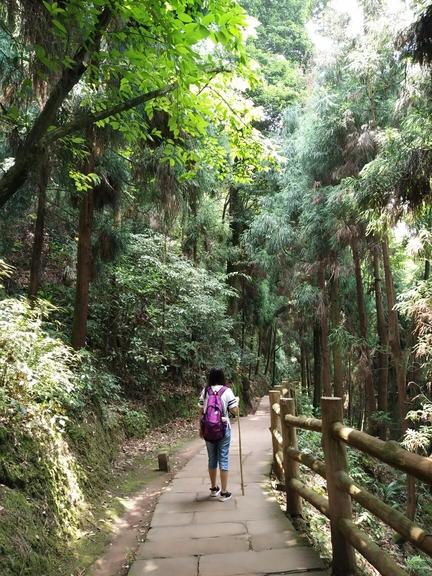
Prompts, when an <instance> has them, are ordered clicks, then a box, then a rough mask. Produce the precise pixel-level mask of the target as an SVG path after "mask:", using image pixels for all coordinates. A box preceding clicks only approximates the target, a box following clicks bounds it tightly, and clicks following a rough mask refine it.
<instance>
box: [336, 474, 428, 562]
mask: <svg viewBox="0 0 432 576" xmlns="http://www.w3.org/2000/svg"><path fill="white" fill-rule="evenodd" d="M337 483H338V486H339V487H340V488H341V489H342V490H344V491H345V492H347V494H349V495H350V496H351V498H352V499H353V500H355V501H356V502H358V503H359V504H361V505H362V506H363V508H366V510H369V512H372V514H374V516H376V517H377V518H379V519H380V520H382V521H383V522H384V524H387V526H390V527H391V528H393V530H395V531H396V532H398V534H400V535H401V536H403V538H404V539H405V540H408V541H409V542H411V543H412V544H414V546H416V547H417V548H419V549H420V550H423V552H426V554H429V556H432V534H428V533H427V532H426V531H425V530H423V528H421V527H420V526H418V524H415V522H412V521H411V520H410V519H409V518H407V517H406V516H405V514H402V512H399V511H398V510H395V509H394V508H392V506H389V505H388V504H385V503H384V502H383V501H382V500H380V499H379V498H377V496H375V495H374V494H372V493H371V492H369V491H368V490H365V489H364V488H361V487H360V486H358V484H356V483H355V482H354V480H353V479H352V478H350V477H349V476H348V474H345V473H340V474H338V476H337Z"/></svg>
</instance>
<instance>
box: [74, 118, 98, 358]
mask: <svg viewBox="0 0 432 576" xmlns="http://www.w3.org/2000/svg"><path fill="white" fill-rule="evenodd" d="M87 137H88V142H89V147H90V154H89V157H88V160H87V165H86V167H85V172H86V173H87V174H91V173H94V171H95V166H96V146H95V138H94V130H93V129H89V130H88V132H87ZM79 210H80V212H79V232H78V255H77V279H76V288H75V308H74V318H73V324H72V346H73V347H74V348H75V350H79V349H80V348H84V346H85V345H86V338H87V318H88V308H89V292H90V281H91V275H92V259H93V254H92V232H93V212H94V193H93V189H89V190H86V191H85V192H82V195H81V199H80V203H79Z"/></svg>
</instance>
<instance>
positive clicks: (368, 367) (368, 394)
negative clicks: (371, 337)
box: [351, 236, 376, 432]
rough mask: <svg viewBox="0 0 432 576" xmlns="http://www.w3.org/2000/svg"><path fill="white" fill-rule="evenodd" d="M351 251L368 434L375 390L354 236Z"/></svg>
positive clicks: (358, 258) (371, 429) (371, 428)
mask: <svg viewBox="0 0 432 576" xmlns="http://www.w3.org/2000/svg"><path fill="white" fill-rule="evenodd" d="M351 251H352V256H353V262H354V273H355V280H356V295H357V309H358V315H359V328H360V338H361V339H362V345H361V354H362V356H363V358H364V360H365V412H366V414H365V416H366V421H367V428H368V431H369V432H373V427H372V423H371V416H372V414H373V413H374V412H375V410H376V402H375V389H374V383H373V375H372V362H371V355H370V350H369V345H368V342H367V316H366V305H365V298H364V290H363V279H362V272H361V261H360V251H359V246H358V240H357V238H356V237H355V236H353V238H352V239H351Z"/></svg>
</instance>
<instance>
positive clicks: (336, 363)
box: [330, 275, 344, 398]
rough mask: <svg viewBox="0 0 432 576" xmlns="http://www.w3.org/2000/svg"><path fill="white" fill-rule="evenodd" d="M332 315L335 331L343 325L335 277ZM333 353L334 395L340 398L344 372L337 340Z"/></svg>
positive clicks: (336, 340) (339, 344)
mask: <svg viewBox="0 0 432 576" xmlns="http://www.w3.org/2000/svg"><path fill="white" fill-rule="evenodd" d="M330 314H331V324H332V327H333V329H336V330H337V329H338V328H339V327H340V323H341V317H340V297H339V279H338V278H337V277H336V276H334V275H333V277H332V279H331V281H330ZM332 352H333V377H334V393H335V396H338V397H339V398H343V397H344V386H343V382H344V370H343V363H342V350H341V343H340V340H339V339H338V338H335V339H334V341H333V344H332Z"/></svg>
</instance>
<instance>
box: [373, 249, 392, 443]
mask: <svg viewBox="0 0 432 576" xmlns="http://www.w3.org/2000/svg"><path fill="white" fill-rule="evenodd" d="M371 252H372V261H373V270H374V285H375V307H376V314H377V331H378V342H379V347H380V350H379V352H378V410H379V411H380V412H383V413H384V414H386V413H387V411H388V374H389V357H388V351H387V348H388V331H387V330H388V327H387V322H386V318H385V313H384V302H383V295H382V288H381V282H382V280H381V266H380V247H379V245H375V246H373V247H372V248H371ZM378 433H379V436H380V438H381V439H382V440H386V438H387V426H386V423H385V421H383V422H380V423H379V424H378Z"/></svg>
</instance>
